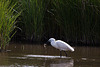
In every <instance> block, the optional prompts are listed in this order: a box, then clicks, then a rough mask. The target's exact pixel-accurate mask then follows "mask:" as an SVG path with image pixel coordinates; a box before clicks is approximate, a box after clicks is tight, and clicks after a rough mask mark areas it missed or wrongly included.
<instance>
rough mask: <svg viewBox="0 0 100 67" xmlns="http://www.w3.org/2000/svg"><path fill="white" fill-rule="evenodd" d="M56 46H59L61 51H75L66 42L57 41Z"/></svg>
mask: <svg viewBox="0 0 100 67" xmlns="http://www.w3.org/2000/svg"><path fill="white" fill-rule="evenodd" d="M56 44H57V45H58V47H59V48H60V50H70V51H74V49H73V48H72V47H71V46H70V45H69V44H67V43H65V42H64V41H61V40H57V41H56Z"/></svg>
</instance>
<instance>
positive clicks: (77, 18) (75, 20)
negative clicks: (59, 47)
mask: <svg viewBox="0 0 100 67" xmlns="http://www.w3.org/2000/svg"><path fill="white" fill-rule="evenodd" d="M52 3H53V7H54V10H55V11H54V15H55V19H56V22H57V24H58V25H59V26H60V28H61V29H62V30H63V32H62V33H64V36H65V37H64V39H67V40H70V41H76V42H78V41H81V42H84V43H89V42H91V43H94V42H96V41H97V40H100V38H99V37H100V35H99V33H100V32H99V31H98V29H99V28H100V26H99V25H100V24H99V21H100V20H99V19H98V18H99V17H100V5H99V4H100V1H99V0H96V1H94V0H74V1H73V0H52ZM98 24H99V25H98ZM96 29H97V30H96Z"/></svg>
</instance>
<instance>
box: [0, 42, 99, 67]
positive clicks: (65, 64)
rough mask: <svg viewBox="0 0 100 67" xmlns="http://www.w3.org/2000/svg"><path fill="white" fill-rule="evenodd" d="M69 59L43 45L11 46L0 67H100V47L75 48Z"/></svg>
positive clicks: (0, 56)
mask: <svg viewBox="0 0 100 67" xmlns="http://www.w3.org/2000/svg"><path fill="white" fill-rule="evenodd" d="M74 48H75V52H67V54H68V57H66V56H65V54H64V53H63V56H62V57H61V58H60V56H59V50H57V49H55V48H53V47H51V46H47V47H46V48H44V47H43V45H36V44H35V45H28V44H24V45H23V44H11V45H9V46H8V47H7V49H8V50H7V52H1V53H0V67H99V66H100V47H74Z"/></svg>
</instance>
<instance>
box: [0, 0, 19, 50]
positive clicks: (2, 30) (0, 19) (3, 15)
mask: <svg viewBox="0 0 100 67" xmlns="http://www.w3.org/2000/svg"><path fill="white" fill-rule="evenodd" d="M15 5H16V3H15V4H12V5H11V1H10V0H7V1H6V0H0V46H1V49H2V50H5V47H6V45H7V44H8V43H9V41H10V40H11V38H12V37H13V35H14V34H15V33H13V34H12V35H11V32H12V31H13V30H14V29H15V28H16V26H15V24H16V22H15V20H16V19H17V17H18V16H19V15H20V13H15V12H14V11H13V9H14V7H15Z"/></svg>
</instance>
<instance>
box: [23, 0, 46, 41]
mask: <svg viewBox="0 0 100 67" xmlns="http://www.w3.org/2000/svg"><path fill="white" fill-rule="evenodd" d="M21 3H22V9H23V13H22V17H23V18H22V19H23V24H24V26H25V30H24V32H25V36H26V39H29V40H31V41H40V40H41V37H42V36H43V25H44V24H43V18H44V14H45V9H46V1H45V0H21Z"/></svg>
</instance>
